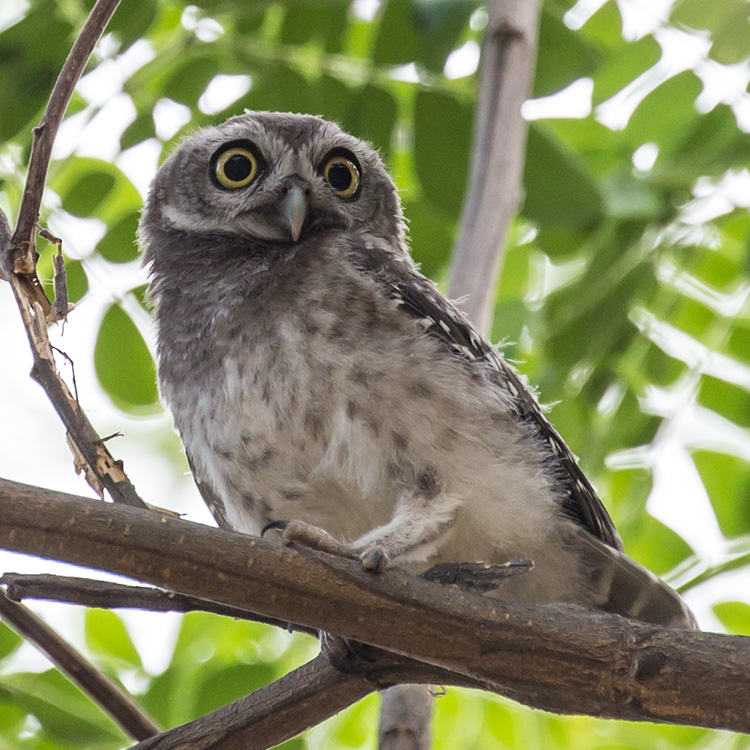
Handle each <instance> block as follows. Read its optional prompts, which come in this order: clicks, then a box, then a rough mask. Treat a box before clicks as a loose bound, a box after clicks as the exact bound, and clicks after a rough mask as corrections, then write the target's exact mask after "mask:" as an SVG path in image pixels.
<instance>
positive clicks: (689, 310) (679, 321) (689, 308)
mask: <svg viewBox="0 0 750 750" xmlns="http://www.w3.org/2000/svg"><path fill="white" fill-rule="evenodd" d="M668 320H669V322H670V323H671V324H672V325H673V326H674V327H675V328H679V329H680V330H682V331H685V333H688V334H690V335H691V336H692V337H693V338H694V339H696V340H697V341H702V342H704V343H705V342H707V340H708V337H709V334H710V331H711V325H712V324H713V322H714V321H715V320H716V313H714V312H713V310H711V309H710V308H708V307H706V306H705V305H702V304H701V303H700V302H696V301H695V300H693V299H690V298H689V297H683V296H679V297H678V298H677V300H676V301H675V302H674V303H673V305H672V309H671V310H670V312H669V316H668Z"/></svg>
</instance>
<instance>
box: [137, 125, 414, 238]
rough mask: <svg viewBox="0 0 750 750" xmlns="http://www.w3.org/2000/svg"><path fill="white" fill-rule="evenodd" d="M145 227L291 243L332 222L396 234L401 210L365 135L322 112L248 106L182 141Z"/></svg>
mask: <svg viewBox="0 0 750 750" xmlns="http://www.w3.org/2000/svg"><path fill="white" fill-rule="evenodd" d="M142 227H143V229H144V230H145V232H146V233H147V234H148V233H151V232H153V230H155V229H157V230H161V231H164V232H174V231H177V232H180V233H185V234H187V235H189V236H190V237H192V238H196V239H199V238H206V237H208V236H215V235H220V236H222V237H224V238H225V239H226V238H227V235H229V236H232V237H234V238H235V239H241V240H242V241H247V242H248V244H250V245H252V244H257V243H261V244H264V245H266V244H270V245H279V244H289V245H294V244H295V243H297V242H299V241H301V240H304V239H305V238H308V237H311V236H313V235H315V234H316V233H318V232H320V231H323V230H332V229H333V230H336V229H341V230H344V231H347V232H351V231H356V230H359V229H366V230H368V231H370V232H372V233H375V234H378V235H380V236H384V237H389V238H391V239H392V238H394V237H400V236H401V235H402V215H401V207H400V202H399V199H398V196H397V194H396V189H395V187H394V185H393V182H392V181H391V179H390V177H389V176H388V173H387V172H386V170H385V167H384V166H383V163H382V161H381V160H380V158H379V156H378V155H377V153H376V152H375V151H374V150H373V149H372V148H371V147H370V146H368V145H367V144H366V143H364V142H362V141H360V140H358V139H357V138H354V137H353V136H351V135H349V134H347V133H344V132H343V131H342V130H341V129H340V128H339V127H338V126H337V125H335V124H333V123H331V122H327V121H326V120H322V119H320V118H318V117H312V116H309V115H296V114H286V113H274V112H250V113H247V114H244V115H240V116H239V117H233V118H232V119H230V120H227V122H225V123H223V124H221V125H219V126H217V127H214V128H209V129H207V130H202V131H200V132H198V133H196V134H195V135H193V136H191V137H190V138H188V139H187V140H185V141H183V143H182V144H181V145H180V146H179V147H178V148H177V149H176V150H175V151H174V153H173V154H172V155H171V156H170V157H169V158H168V159H167V160H166V161H165V162H164V164H163V165H162V167H161V168H160V169H159V171H158V173H157V175H156V177H155V178H154V182H153V184H152V186H151V192H150V195H149V199H148V202H147V205H146V211H145V213H144V217H143V220H142Z"/></svg>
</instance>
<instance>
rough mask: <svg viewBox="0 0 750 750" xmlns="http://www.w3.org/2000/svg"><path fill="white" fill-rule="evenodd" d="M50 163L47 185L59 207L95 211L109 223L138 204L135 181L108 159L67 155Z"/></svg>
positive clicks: (82, 213) (74, 211) (84, 213)
mask: <svg viewBox="0 0 750 750" xmlns="http://www.w3.org/2000/svg"><path fill="white" fill-rule="evenodd" d="M54 166H55V170H54V174H52V176H51V178H50V187H51V188H52V189H53V190H55V191H56V192H57V193H58V194H59V195H60V196H61V197H62V203H63V208H64V209H65V210H66V211H69V212H70V213H72V214H74V215H76V216H83V217H88V216H91V215H92V214H95V215H96V217H97V218H99V219H101V220H102V221H104V222H106V223H108V224H111V223H114V222H117V221H119V220H120V219H121V218H122V217H123V216H124V215H125V214H128V213H130V212H132V211H137V210H140V208H141V205H142V203H143V200H142V199H141V196H140V193H139V192H138V191H137V190H136V188H135V185H133V183H132V182H131V181H130V180H129V179H128V178H127V177H126V176H125V175H124V174H123V172H122V171H121V170H120V169H119V168H118V167H117V166H115V165H114V164H112V163H110V162H106V161H102V160H101V159H91V158H88V157H70V158H68V159H66V160H65V161H64V162H61V163H59V164H56V165H54Z"/></svg>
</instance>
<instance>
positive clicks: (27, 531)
mask: <svg viewBox="0 0 750 750" xmlns="http://www.w3.org/2000/svg"><path fill="white" fill-rule="evenodd" d="M0 504H1V505H2V511H3V512H2V513H1V514H0V547H3V548H5V549H10V550H14V551H18V552H26V553H31V554H36V555H38V556H41V557H47V558H51V559H57V560H62V561H65V562H71V563H74V564H78V565H84V566H87V567H93V568H99V569H103V570H109V571H111V572H113V573H119V574H121V575H125V576H129V577H131V578H135V579H137V580H140V581H143V582H146V583H150V584H152V585H156V586H160V587H163V588H170V589H173V590H176V591H179V592H180V593H185V594H188V595H191V596H198V597H201V598H206V599H211V600H213V601H218V602H221V603H223V604H228V605H231V606H237V607H241V608H243V609H248V610H250V611H253V612H258V613H259V614H262V615H264V616H266V617H275V618H278V619H281V620H285V621H291V622H298V623H301V624H303V625H306V626H308V627H312V628H316V629H318V630H323V631H326V632H328V633H332V634H334V635H337V636H341V637H346V638H350V639H354V640H356V641H360V642H363V643H367V644H370V645H372V646H376V647H379V648H382V649H385V650H386V651H390V652H393V653H395V654H400V655H404V656H408V657H409V658H411V659H416V660H418V661H420V662H424V663H425V664H427V665H431V666H433V667H438V668H440V669H441V670H448V671H450V672H453V673H455V674H456V675H457V678H459V681H460V684H466V681H467V678H468V679H469V680H474V681H476V682H477V683H484V684H485V685H492V686H493V689H496V690H498V691H499V692H501V693H502V694H504V695H506V696H508V697H511V698H513V699H514V700H518V701H521V702H523V703H526V704H527V705H530V706H533V707H536V708H544V709H547V710H550V711H555V712H558V713H584V714H591V715H595V716H602V717H609V718H621V719H633V720H645V721H663V722H671V723H683V724H691V725H694V726H703V727H711V728H724V729H732V730H735V731H745V732H748V731H750V711H748V707H747V696H748V695H750V638H742V637H730V636H723V635H715V634H710V633H701V632H694V631H682V630H676V629H672V630H670V629H664V628H660V627H656V626H652V625H647V624H644V623H639V622H635V621H629V620H626V619H624V618H621V617H618V616H616V615H610V614H605V613H603V612H595V611H587V610H583V609H581V608H578V607H574V606H572V605H562V604H557V605H536V606H532V605H516V604H504V603H502V602H500V601H498V600H497V599H493V598H489V597H483V596H480V595H478V594H474V593H469V592H464V591H457V590H452V589H450V588H449V587H445V586H440V585H438V584H434V583H431V582H428V581H425V580H422V579H421V578H419V577H416V576H412V575H408V574H406V573H404V572H402V571H399V570H397V569H391V570H386V571H385V572H384V573H383V574H381V575H373V574H371V573H368V572H367V571H364V570H363V569H362V567H361V566H360V565H358V564H357V563H356V562H353V561H349V560H344V559H341V558H337V557H332V556H329V555H325V554H323V553H316V552H313V551H311V550H307V549H300V550H297V549H293V548H290V547H285V546H282V545H277V544H273V543H272V542H270V541H267V540H265V539H259V538H255V537H249V536H246V535H242V534H237V533H233V532H227V531H223V530H220V529H214V528H210V527H205V526H202V525H200V524H194V523H190V522H187V521H183V520H180V519H177V518H172V517H168V516H157V515H156V514H154V513H152V512H150V511H142V510H138V509H136V508H130V507H126V506H124V505H111V504H105V503H101V502H98V501H94V500H89V499H86V498H78V497H76V496H73V495H65V494H63V493H58V492H52V491H50V490H42V489H39V488H34V487H29V486H27V485H20V484H18V483H15V482H8V481H4V480H3V481H0ZM402 677H403V679H400V680H399V681H400V682H420V681H425V680H424V674H422V675H421V676H420V679H413V678H410V677H409V676H408V672H406V673H405V674H403V676H402ZM441 682H442V683H444V684H448V680H445V679H441Z"/></svg>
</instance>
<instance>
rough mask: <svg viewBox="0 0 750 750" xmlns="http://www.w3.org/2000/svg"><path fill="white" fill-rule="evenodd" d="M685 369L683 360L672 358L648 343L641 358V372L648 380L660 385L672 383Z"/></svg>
mask: <svg viewBox="0 0 750 750" xmlns="http://www.w3.org/2000/svg"><path fill="white" fill-rule="evenodd" d="M685 370H686V367H685V364H684V362H680V360H678V359H673V358H672V357H670V356H669V355H667V354H665V353H664V352H663V351H662V350H661V349H660V348H659V347H658V346H656V345H655V344H652V343H649V345H648V350H647V352H646V356H645V357H644V360H643V372H644V375H645V376H646V378H647V379H648V380H649V381H650V382H652V383H654V384H655V385H659V386H662V387H665V386H668V385H672V384H673V383H674V382H675V381H676V380H677V379H678V378H679V377H680V376H681V375H682V374H683V373H684V372H685Z"/></svg>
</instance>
